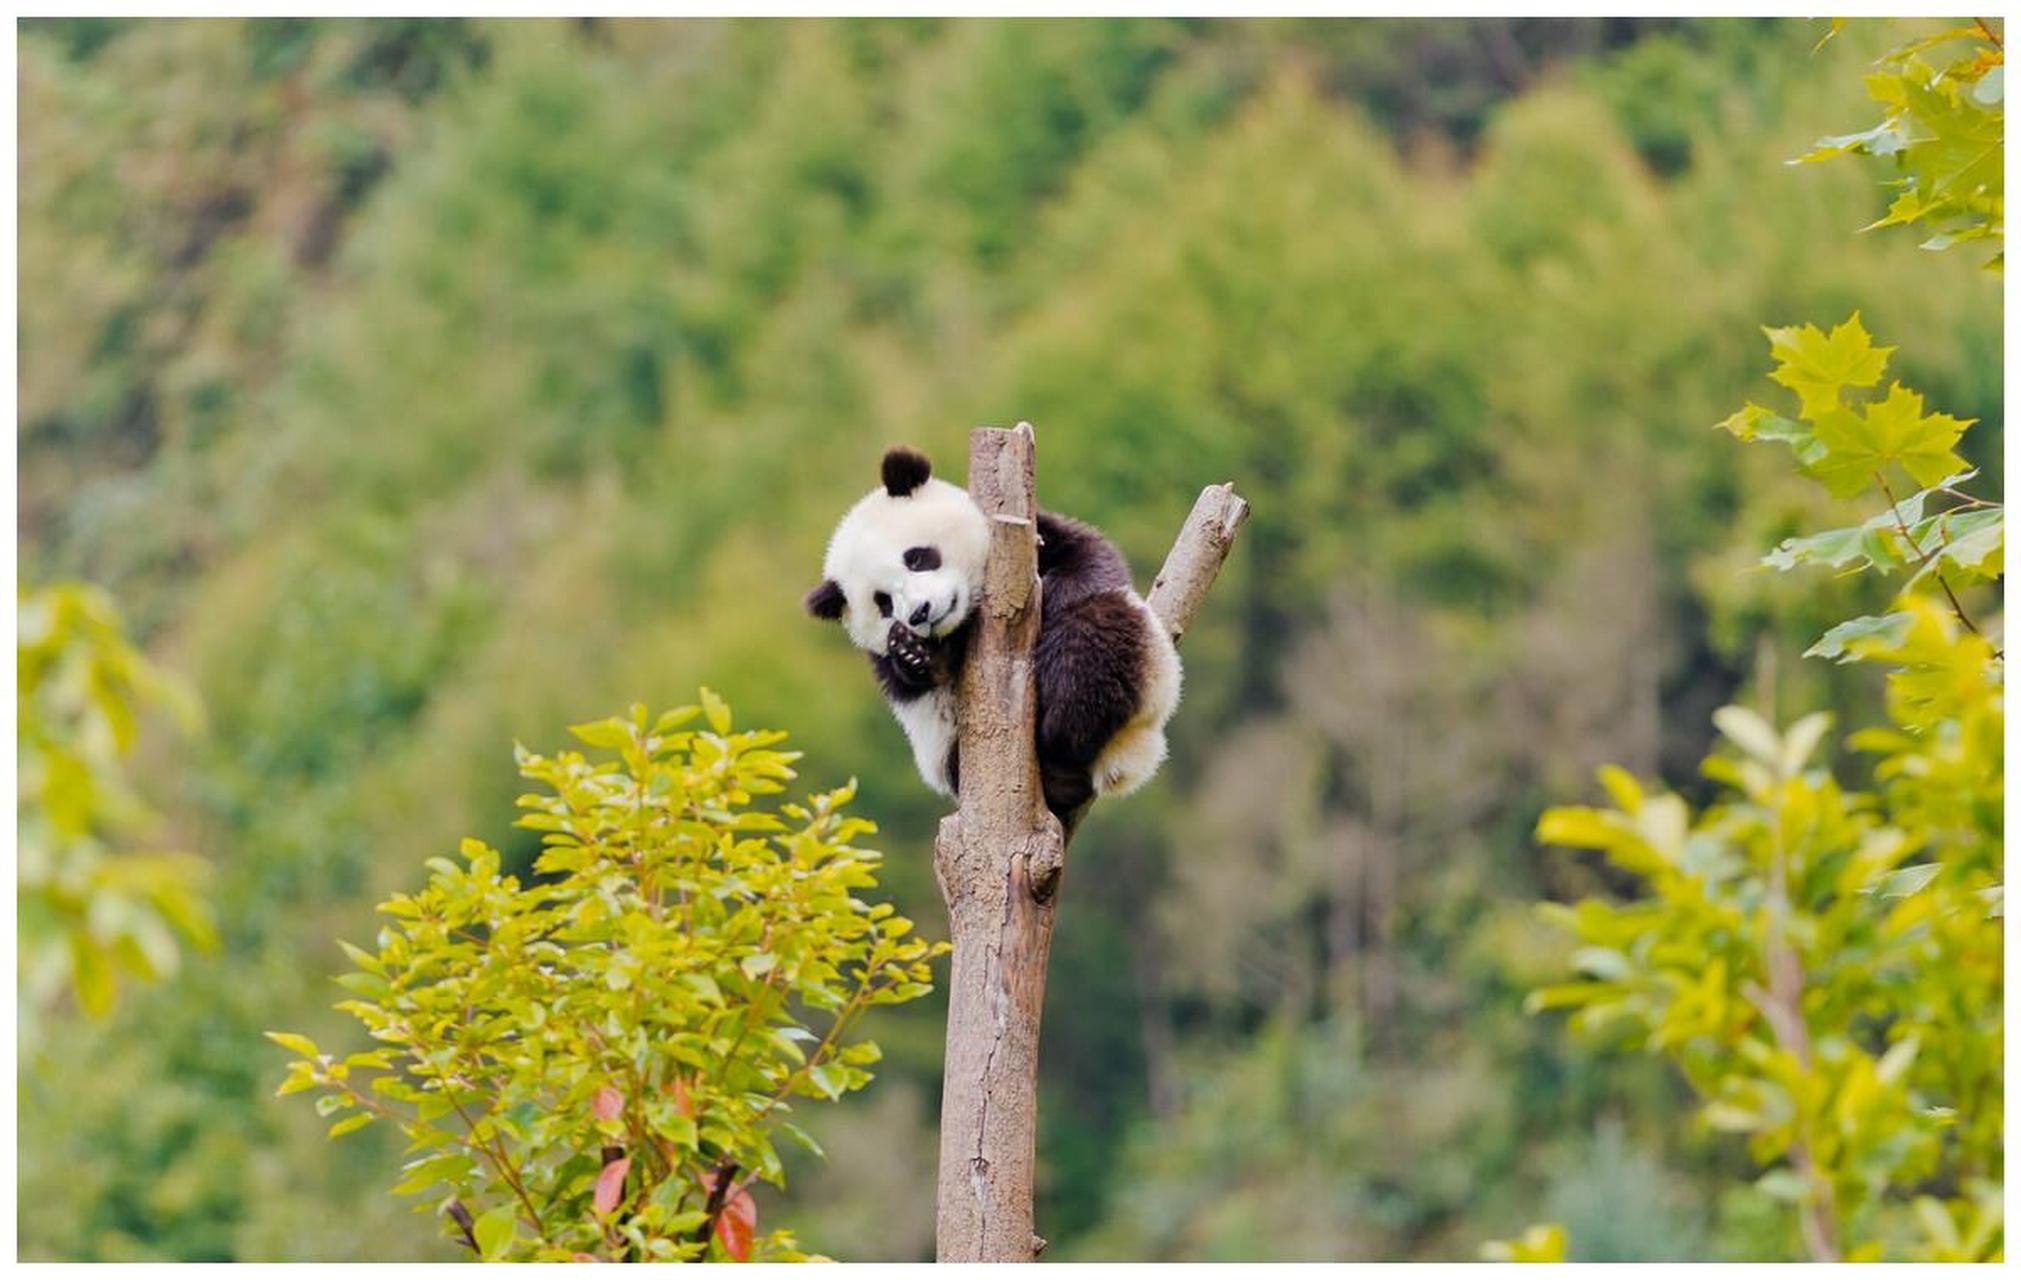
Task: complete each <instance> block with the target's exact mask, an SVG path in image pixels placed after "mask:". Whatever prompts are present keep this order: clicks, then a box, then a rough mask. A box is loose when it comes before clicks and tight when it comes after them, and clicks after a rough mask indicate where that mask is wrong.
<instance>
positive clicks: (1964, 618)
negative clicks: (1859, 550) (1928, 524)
mask: <svg viewBox="0 0 2021 1280" xmlns="http://www.w3.org/2000/svg"><path fill="white" fill-rule="evenodd" d="M1874 483H1875V484H1878V485H1879V486H1881V493H1882V494H1883V495H1884V496H1886V498H1887V500H1888V511H1889V512H1890V514H1892V515H1893V516H1894V517H1895V528H1897V529H1899V530H1901V531H1902V541H1904V542H1906V543H1908V544H1909V550H1910V551H1911V552H1913V553H1914V554H1915V557H1916V567H1917V568H1918V569H1929V570H1930V576H1931V577H1933V578H1935V579H1936V580H1937V585H1938V586H1940V587H1942V588H1943V589H1944V598H1945V599H1946V600H1949V601H1950V602H1951V612H1952V613H1955V614H1957V615H1958V621H1960V622H1962V623H1964V624H1965V630H1967V631H1969V632H1971V633H1972V634H1973V635H1975V636H1976V635H1978V634H1979V628H1978V627H1976V626H1973V625H1972V619H1971V618H1970V617H1969V616H1968V615H1967V614H1966V613H1965V606H1964V605H1962V604H1959V603H1958V596H1957V593H1956V592H1954V591H1952V590H1951V584H1950V583H1948V582H1946V581H1945V580H1944V571H1943V570H1942V569H1939V568H1932V567H1931V565H1930V561H1931V559H1932V558H1933V557H1934V556H1935V555H1936V554H1937V552H1939V551H1942V550H1943V549H1944V548H1945V547H1948V546H1950V545H1951V542H1950V539H1949V538H1946V539H1944V541H1942V542H1940V543H1938V544H1937V545H1936V546H1935V547H1933V548H1931V549H1930V550H1928V551H1925V550H1923V549H1922V548H1921V547H1919V546H1917V545H1916V535H1915V534H1913V533H1910V532H1909V525H1908V522H1907V521H1905V520H1903V519H1902V508H1901V504H1899V503H1897V502H1896V501H1895V491H1894V490H1893V489H1891V488H1889V487H1888V479H1887V477H1886V476H1884V475H1882V474H1881V473H1880V472H1878V471H1876V472H1874Z"/></svg>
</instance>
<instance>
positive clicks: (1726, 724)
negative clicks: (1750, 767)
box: [1712, 706, 1782, 768]
mask: <svg viewBox="0 0 2021 1280" xmlns="http://www.w3.org/2000/svg"><path fill="white" fill-rule="evenodd" d="M1712 723H1713V724H1715V725H1717V726H1718V727H1719V731H1720V732H1721V733H1723V734H1725V735H1726V736H1727V737H1728V738H1729V739H1731V740H1732V742H1733V744H1734V745H1735V746H1737V747H1739V748H1740V749H1741V750H1742V751H1745V752H1746V753H1747V754H1748V755H1750V756H1752V757H1754V758H1755V759H1756V760H1759V761H1761V762H1762V763H1763V764H1765V765H1768V766H1770V767H1771V768H1779V767H1780V765H1781V762H1782V740H1781V739H1780V738H1778V737H1777V736H1776V732H1775V730H1774V729H1772V728H1770V727H1769V723H1768V721H1766V720H1764V719H1762V718H1761V717H1760V716H1759V715H1757V714H1756V713H1755V712H1753V711H1750V710H1749V709H1748V708H1746V707H1739V706H1727V707H1721V708H1720V709H1719V710H1717V711H1715V712H1713V713H1712Z"/></svg>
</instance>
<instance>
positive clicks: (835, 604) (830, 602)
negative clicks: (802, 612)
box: [807, 578, 848, 622]
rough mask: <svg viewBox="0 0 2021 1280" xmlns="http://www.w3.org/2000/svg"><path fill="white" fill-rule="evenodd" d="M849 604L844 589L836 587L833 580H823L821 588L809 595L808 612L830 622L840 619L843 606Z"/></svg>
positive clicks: (815, 589)
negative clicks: (843, 592)
mask: <svg viewBox="0 0 2021 1280" xmlns="http://www.w3.org/2000/svg"><path fill="white" fill-rule="evenodd" d="M847 603H848V600H847V598H846V597H845V596H843V594H842V588H841V587H840V586H837V585H836V582H835V579H833V578H823V579H822V580H821V585H820V586H818V587H816V588H814V589H813V590H812V591H809V592H808V593H807V612H809V613H811V614H813V615H814V616H815V617H817V618H821V619H824V620H826V621H828V622H833V621H835V620H836V619H837V618H840V617H841V616H842V606H843V605H845V604H847Z"/></svg>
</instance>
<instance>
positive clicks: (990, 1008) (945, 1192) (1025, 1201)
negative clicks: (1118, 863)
mask: <svg viewBox="0 0 2021 1280" xmlns="http://www.w3.org/2000/svg"><path fill="white" fill-rule="evenodd" d="M1034 446H1035V441H1034V438H1033V435H1032V429H1031V425H1030V424H1029V423H1022V422H1021V423H1019V424H1018V425H1017V427H1016V429H1015V430H1011V431H1004V430H999V429H994V428H988V427H983V428H978V429H977V430H975V431H974V432H972V433H971V434H970V436H969V467H968V491H969V494H970V496H971V497H973V498H974V499H975V501H976V503H977V504H978V505H979V506H981V508H982V510H983V514H984V515H985V516H987V517H988V518H989V521H990V542H989V557H988V561H987V567H986V569H985V571H984V577H983V593H982V601H981V606H980V608H979V609H978V616H977V622H976V634H975V636H974V638H973V640H972V641H971V646H972V647H971V648H970V650H969V659H968V662H967V663H966V664H965V665H964V667H963V670H962V683H961V690H960V734H961V747H960V751H961V798H960V807H959V808H958V809H957V810H956V812H955V813H953V814H952V815H950V816H949V817H947V818H945V819H943V820H942V821H941V824H940V836H939V839H938V841H937V842H936V844H935V846H934V871H935V874H936V875H937V876H938V878H939V880H940V891H941V896H942V897H943V898H945V899H946V901H947V910H948V921H949V930H950V933H951V934H952V937H953V940H954V961H953V966H952V973H951V975H950V977H949V981H948V1012H947V1058H946V1064H945V1077H944V1082H943V1085H942V1090H941V1103H940V1181H939V1213H938V1224H937V1232H936V1235H937V1248H936V1252H937V1256H938V1257H939V1259H940V1261H942V1262H1029V1261H1031V1260H1032V1259H1033V1258H1035V1257H1037V1256H1038V1253H1039V1251H1040V1250H1041V1249H1043V1248H1045V1241H1044V1240H1041V1239H1040V1238H1039V1237H1038V1236H1037V1235H1035V1234H1034V1233H1033V1231H1032V1172H1033V1166H1034V1165H1035V1163H1036V1161H1037V1137H1038V1067H1039V1019H1040V1015H1041V1013H1042V1011H1043V1008H1044V1005H1045V990H1046V959H1047V956H1048V955H1049V954H1050V953H1051V950H1052V937H1053V913H1054V910H1055V907H1056V902H1057V893H1058V888H1059V883H1060V873H1061V871H1062V869H1063V867H1064V859H1065V852H1066V849H1065V839H1064V837H1063V836H1062V834H1061V831H1060V824H1059V823H1058V822H1057V821H1056V820H1055V819H1054V818H1053V816H1052V814H1051V813H1050V812H1048V811H1047V809H1046V807H1045V801H1044V796H1043V794H1042V792H1041V790H1040V786H1039V773H1038V758H1037V751H1036V733H1035V729H1034V726H1035V724H1036V722H1037V720H1036V706H1037V701H1036V699H1037V683H1036V680H1035V678H1034V673H1033V668H1032V648H1033V645H1034V644H1035V643H1036V642H1037V640H1038V634H1039V616H1040V614H1039V603H1040V601H1039V577H1038V501H1037V495H1036V479H1035V459H1034ZM1247 515H1248V505H1247V504H1246V503H1244V502H1243V501H1242V499H1240V498H1238V497H1236V496H1235V492H1234V488H1233V486H1232V485H1215V486H1211V487H1209V488H1208V489H1207V490H1206V491H1205V492H1203V493H1202V494H1201V495H1200V500H1199V501H1198V502H1197V503H1196V504H1195V505H1194V508H1193V513H1192V515H1191V516H1190V517H1188V519H1187V521H1186V525H1185V527H1184V528H1183V529H1182V530H1181V531H1180V534H1179V540H1178V542H1177V544H1175V545H1174V546H1173V548H1172V552H1171V554H1170V555H1169V556H1168V557H1167V558H1166V561H1165V567H1164V569H1163V570H1161V571H1160V573H1159V574H1158V579H1157V582H1156V584H1155V585H1154V586H1153V587H1152V589H1151V594H1150V596H1149V597H1147V601H1148V603H1149V604H1150V606H1151V608H1152V610H1153V611H1154V612H1155V613H1157V615H1158V617H1159V618H1160V619H1161V620H1162V621H1163V622H1164V623H1165V625H1166V627H1167V628H1168V629H1169V630H1170V631H1171V633H1172V637H1173V639H1174V641H1176V640H1177V639H1178V638H1179V636H1180V635H1182V634H1183V633H1184V632H1185V630H1186V628H1187V626H1188V625H1190V624H1191V622H1192V620H1193V615H1194V613H1195V612H1196V611H1197V610H1198V608H1199V605H1200V601H1201V600H1202V598H1204V596H1205V595H1206V592H1207V588H1208V586H1209V585H1210V584H1212V582H1213V580H1214V576H1215V574H1217V573H1218V572H1219V571H1220V568H1221V563H1222V561H1223V560H1224V559H1226V558H1227V555H1228V549H1229V547H1230V545H1232V543H1233V540H1234V536H1235V531H1236V530H1237V529H1238V528H1240V527H1241V524H1242V521H1243V520H1244V519H1245V518H1246V517H1247Z"/></svg>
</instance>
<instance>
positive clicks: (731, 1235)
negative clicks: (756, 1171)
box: [716, 1187, 758, 1262]
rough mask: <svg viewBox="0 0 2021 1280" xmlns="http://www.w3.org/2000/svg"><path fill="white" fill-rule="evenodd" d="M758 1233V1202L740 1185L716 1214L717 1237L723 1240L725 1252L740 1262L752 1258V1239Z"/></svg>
mask: <svg viewBox="0 0 2021 1280" xmlns="http://www.w3.org/2000/svg"><path fill="white" fill-rule="evenodd" d="M757 1234H758V1202H757V1201H756V1200H753V1199H752V1198H751V1193H750V1192H749V1191H746V1190H745V1189H744V1188H742V1187H738V1188H737V1189H736V1190H735V1191H732V1192H731V1193H730V1198H729V1199H727V1200H725V1201H724V1202H723V1211H722V1212H721V1213H719V1214H717V1215H716V1239H718V1240H721V1241H722V1242H723V1252H725V1253H727V1254H729V1255H730V1256H731V1257H732V1258H735V1259H736V1260H737V1261H739V1262H749V1261H750V1260H751V1241H752V1240H753V1239H754V1238H755V1237H756V1236H757Z"/></svg>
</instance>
